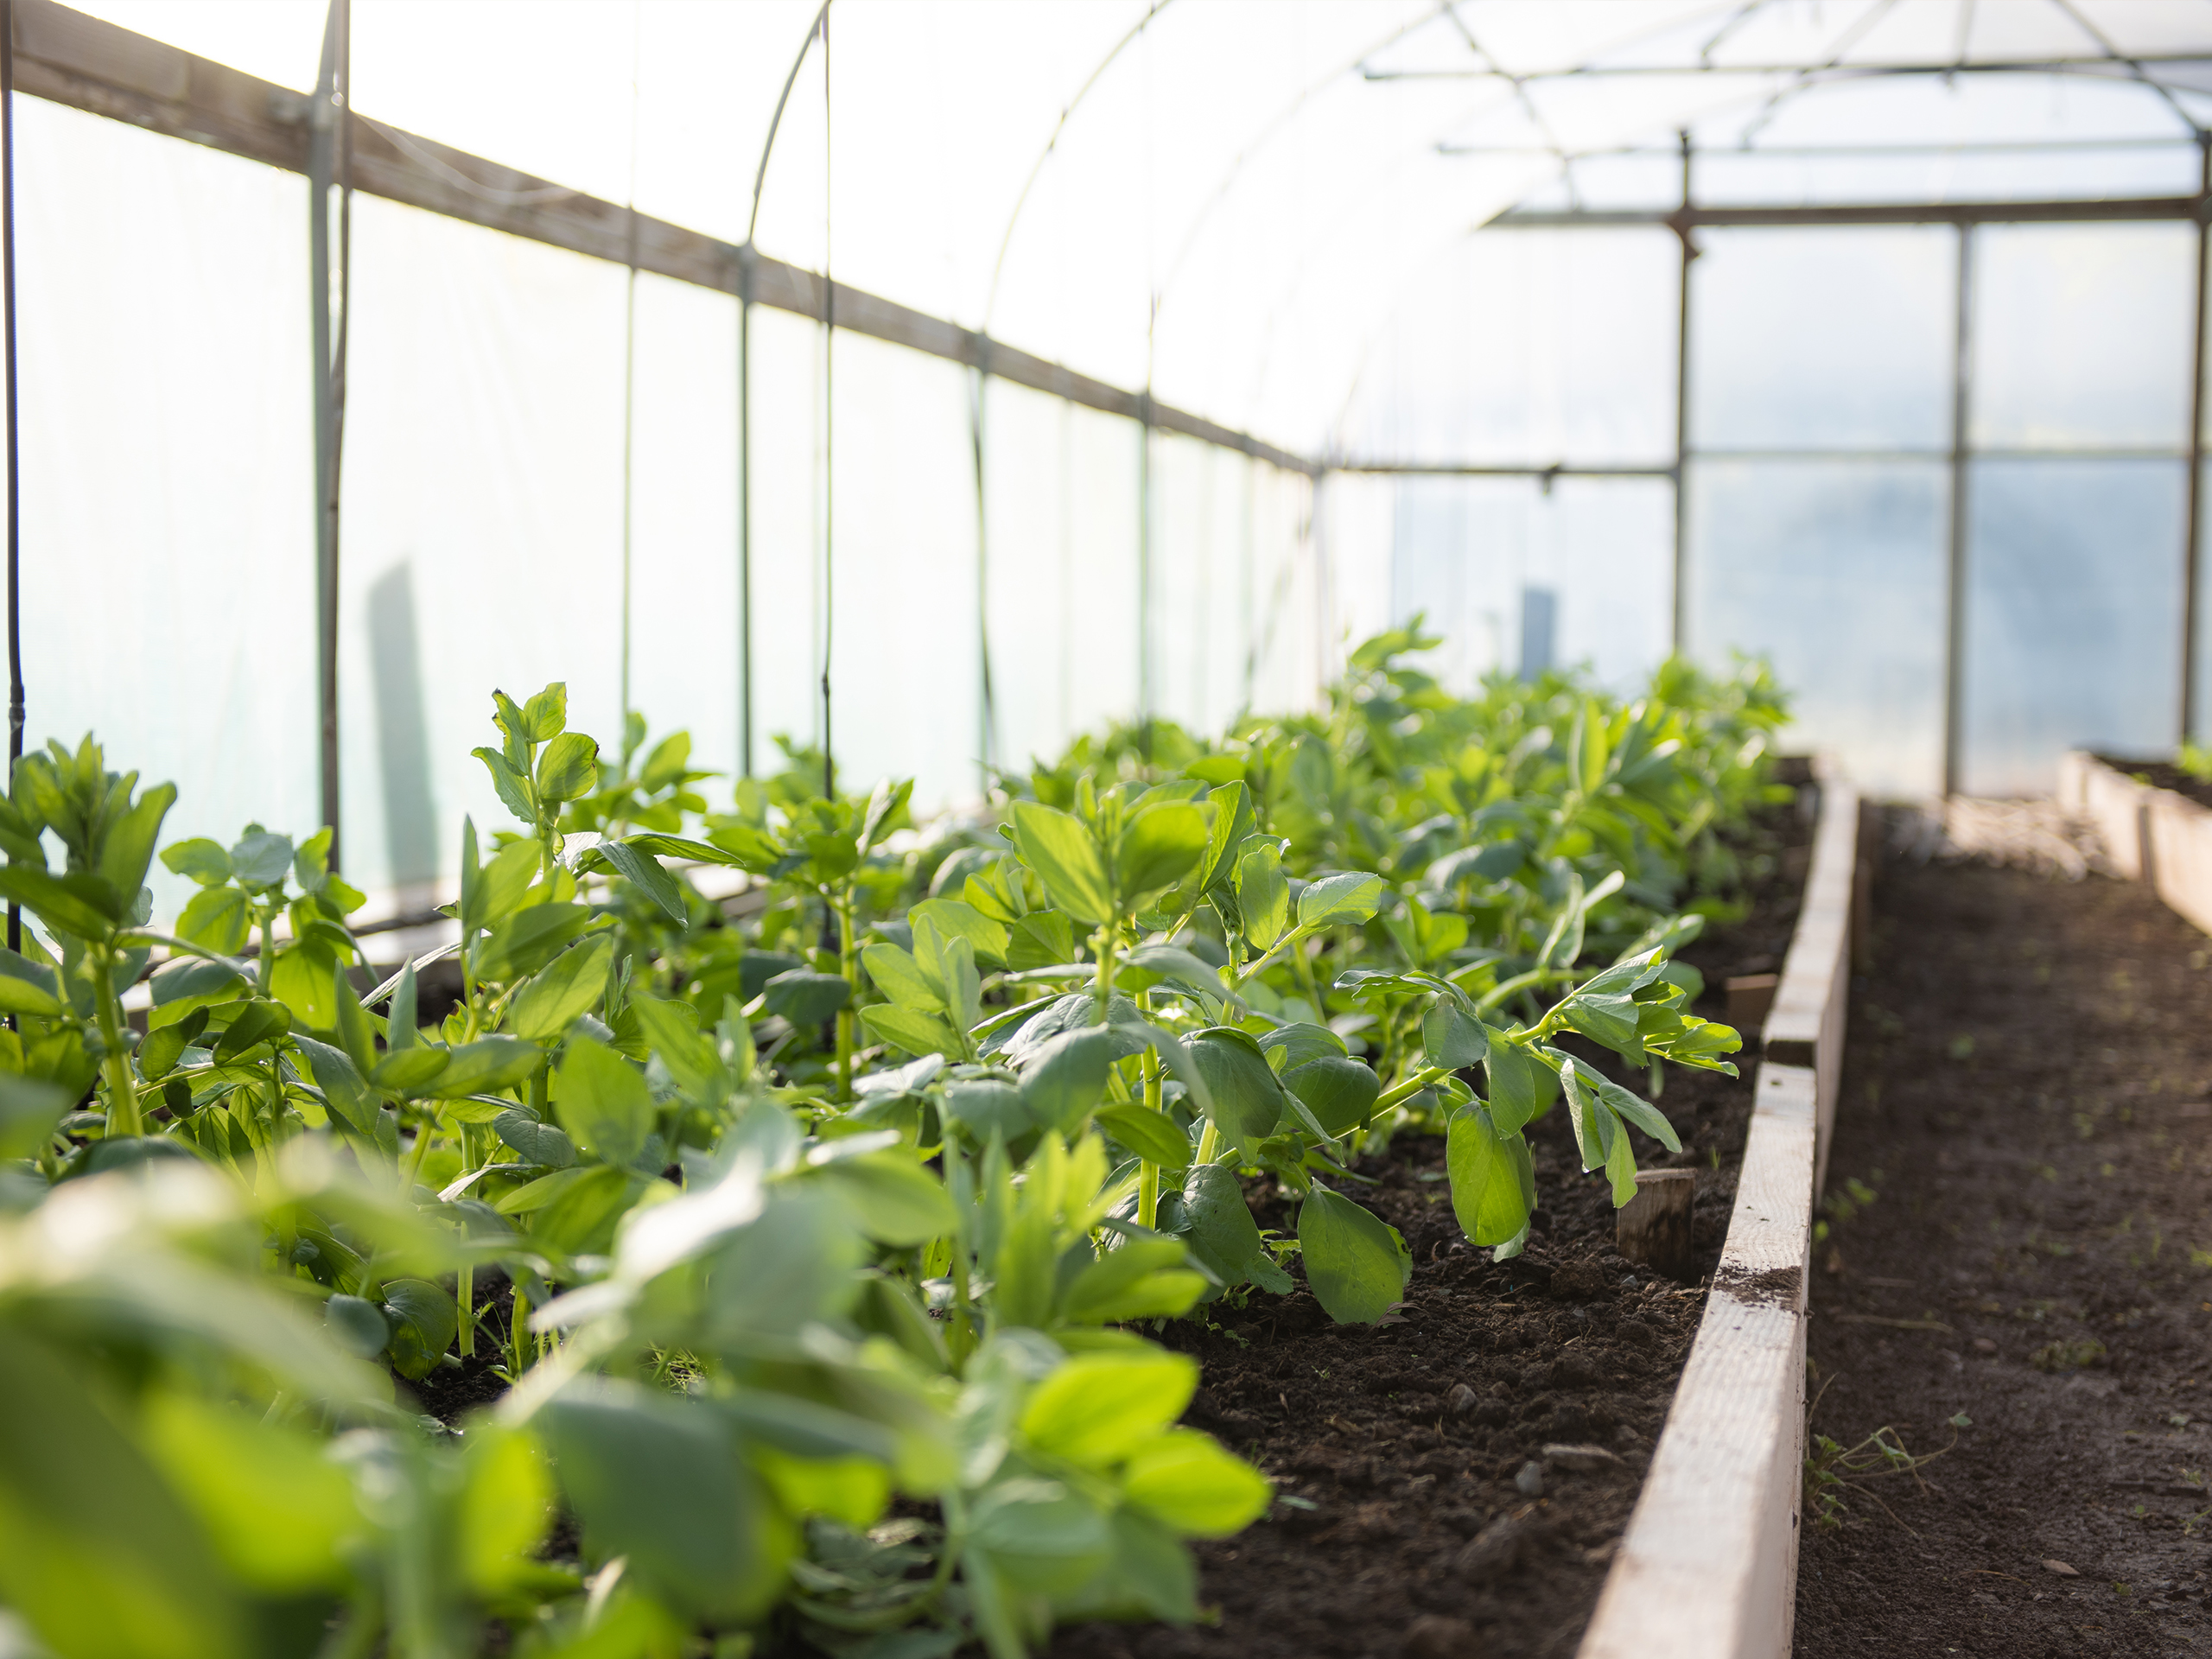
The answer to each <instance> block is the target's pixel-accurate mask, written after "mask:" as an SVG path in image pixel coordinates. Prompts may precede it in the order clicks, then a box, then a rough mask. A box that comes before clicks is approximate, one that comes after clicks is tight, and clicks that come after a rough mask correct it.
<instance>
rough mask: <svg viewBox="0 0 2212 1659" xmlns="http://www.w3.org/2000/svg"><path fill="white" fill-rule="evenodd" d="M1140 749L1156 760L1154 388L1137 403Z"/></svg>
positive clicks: (1138, 696) (1139, 751)
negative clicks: (1154, 739)
mask: <svg viewBox="0 0 2212 1659" xmlns="http://www.w3.org/2000/svg"><path fill="white" fill-rule="evenodd" d="M1137 411H1138V412H1137V752H1138V753H1140V754H1141V755H1142V756H1143V757H1144V759H1145V761H1146V763H1147V765H1148V764H1150V762H1151V760H1152V709H1153V683H1152V677H1153V671H1154V662H1153V655H1154V653H1153V639H1152V391H1151V389H1150V388H1149V387H1147V389H1146V391H1145V392H1144V395H1143V397H1142V398H1141V400H1140V401H1139V403H1138V404H1137Z"/></svg>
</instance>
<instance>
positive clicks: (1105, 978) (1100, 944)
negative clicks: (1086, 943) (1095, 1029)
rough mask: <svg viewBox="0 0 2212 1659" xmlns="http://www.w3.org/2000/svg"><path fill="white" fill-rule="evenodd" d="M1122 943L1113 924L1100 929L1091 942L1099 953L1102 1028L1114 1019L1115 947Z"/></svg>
mask: <svg viewBox="0 0 2212 1659" xmlns="http://www.w3.org/2000/svg"><path fill="white" fill-rule="evenodd" d="M1120 942H1121V941H1120V935H1119V934H1118V933H1117V931H1116V929H1115V926H1114V924H1113V923H1111V922H1109V923H1107V924H1106V925H1105V926H1103V927H1102V928H1100V929H1099V930H1098V931H1097V933H1096V935H1094V936H1093V938H1092V940H1091V943H1092V944H1093V945H1094V946H1095V947H1096V950H1097V951H1098V978H1097V981H1096V984H1097V993H1098V1023H1099V1024H1100V1025H1102V1026H1103V1025H1104V1024H1106V1023H1107V1021H1108V1020H1110V1019H1111V1018H1112V1017H1113V1006H1114V947H1115V946H1116V944H1119V943H1120Z"/></svg>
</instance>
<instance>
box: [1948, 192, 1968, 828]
mask: <svg viewBox="0 0 2212 1659" xmlns="http://www.w3.org/2000/svg"><path fill="white" fill-rule="evenodd" d="M1958 279H1959V291H1958V321H1957V324H1956V332H1955V335H1954V337H1953V344H1954V346H1955V353H1954V356H1953V359H1952V365H1951V535H1950V543H1949V547H1948V553H1947V558H1948V569H1947V571H1946V577H1945V582H1944V597H1943V793H1944V795H1945V796H1946V797H1948V796H1952V795H1955V794H1957V793H1958V792H1959V771H1960V763H1961V755H1962V753H1963V751H1964V749H1965V747H1966V639H1967V393H1968V392H1969V391H1971V390H1972V388H1973V385H1974V338H1973V329H1974V227H1973V226H1971V225H1961V226H1959V270H1958Z"/></svg>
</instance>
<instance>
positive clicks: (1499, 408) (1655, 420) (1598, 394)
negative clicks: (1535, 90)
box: [1340, 230, 1681, 466]
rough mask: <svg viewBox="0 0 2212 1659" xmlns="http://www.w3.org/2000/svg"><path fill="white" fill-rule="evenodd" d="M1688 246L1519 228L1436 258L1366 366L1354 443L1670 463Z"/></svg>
mask: <svg viewBox="0 0 2212 1659" xmlns="http://www.w3.org/2000/svg"><path fill="white" fill-rule="evenodd" d="M1679 247H1680V245H1679V244H1678V243H1676V241H1675V238H1674V237H1673V236H1671V235H1669V233H1668V232H1664V231H1658V232H1654V231H1649V230H1633V231H1588V230H1584V231H1527V230H1516V231H1497V232H1488V233H1485V234H1482V235H1478V236H1473V237H1470V238H1466V239H1465V240H1464V241H1462V242H1460V243H1459V244H1458V245H1454V246H1452V247H1450V248H1448V249H1447V250H1446V251H1444V252H1442V253H1440V254H1439V255H1436V256H1434V257H1432V258H1430V259H1429V260H1428V261H1427V263H1426V264H1423V265H1421V267H1420V268H1419V275H1418V276H1417V277H1415V278H1414V280H1412V281H1411V282H1409V283H1407V284H1406V285H1405V286H1404V288H1403V289H1402V292H1401V293H1400V294H1399V295H1398V296H1397V297H1396V300H1395V304H1394V306H1393V308H1392V312H1391V321H1389V324H1388V325H1387V327H1385V328H1384V329H1383V332H1382V334H1381V336H1380V338H1379V339H1378V340H1377V341H1376V344H1375V346H1373V347H1372V348H1371V350H1370V352H1369V353H1368V354H1367V357H1366V359H1365V360H1364V362H1363V364H1361V365H1359V375H1358V381H1357V389H1356V390H1355V391H1354V393H1353V395H1352V397H1351V403H1350V405H1349V408H1348V410H1347V412H1346V414H1345V415H1344V417H1343V420H1342V423H1341V426H1340V430H1341V432H1342V434H1343V436H1342V439H1341V442H1342V445H1343V448H1344V450H1345V452H1346V453H1349V454H1355V455H1363V456H1369V457H1373V458H1376V459H1381V460H1386V461H1491V462H1501V463H1522V464H1529V465H1535V466H1548V465H1549V464H1550V463H1552V462H1553V461H1577V462H1581V463H1584V464H1587V465H1600V464H1603V465H1625V466H1635V465H1645V464H1663V463H1668V462H1671V461H1673V459H1674V452H1675V324H1676V315H1675V314H1676V306H1677V301H1676V298H1675V296H1676V292H1677V289H1676V283H1678V281H1679V280H1680V274H1681V254H1680V252H1679Z"/></svg>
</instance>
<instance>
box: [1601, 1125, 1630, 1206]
mask: <svg viewBox="0 0 2212 1659" xmlns="http://www.w3.org/2000/svg"><path fill="white" fill-rule="evenodd" d="M1605 1179H1607V1180H1609V1181H1611V1183H1612V1185H1613V1208H1614V1209H1616V1210H1618V1209H1619V1208H1620V1207H1621V1206H1622V1205H1624V1204H1626V1203H1627V1202H1628V1201H1629V1200H1630V1198H1634V1197H1635V1196H1636V1154H1635V1153H1634V1152H1633V1151H1632V1150H1630V1147H1629V1144H1628V1136H1626V1135H1615V1136H1614V1137H1613V1147H1612V1150H1611V1152H1608V1153H1607V1154H1605Z"/></svg>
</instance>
